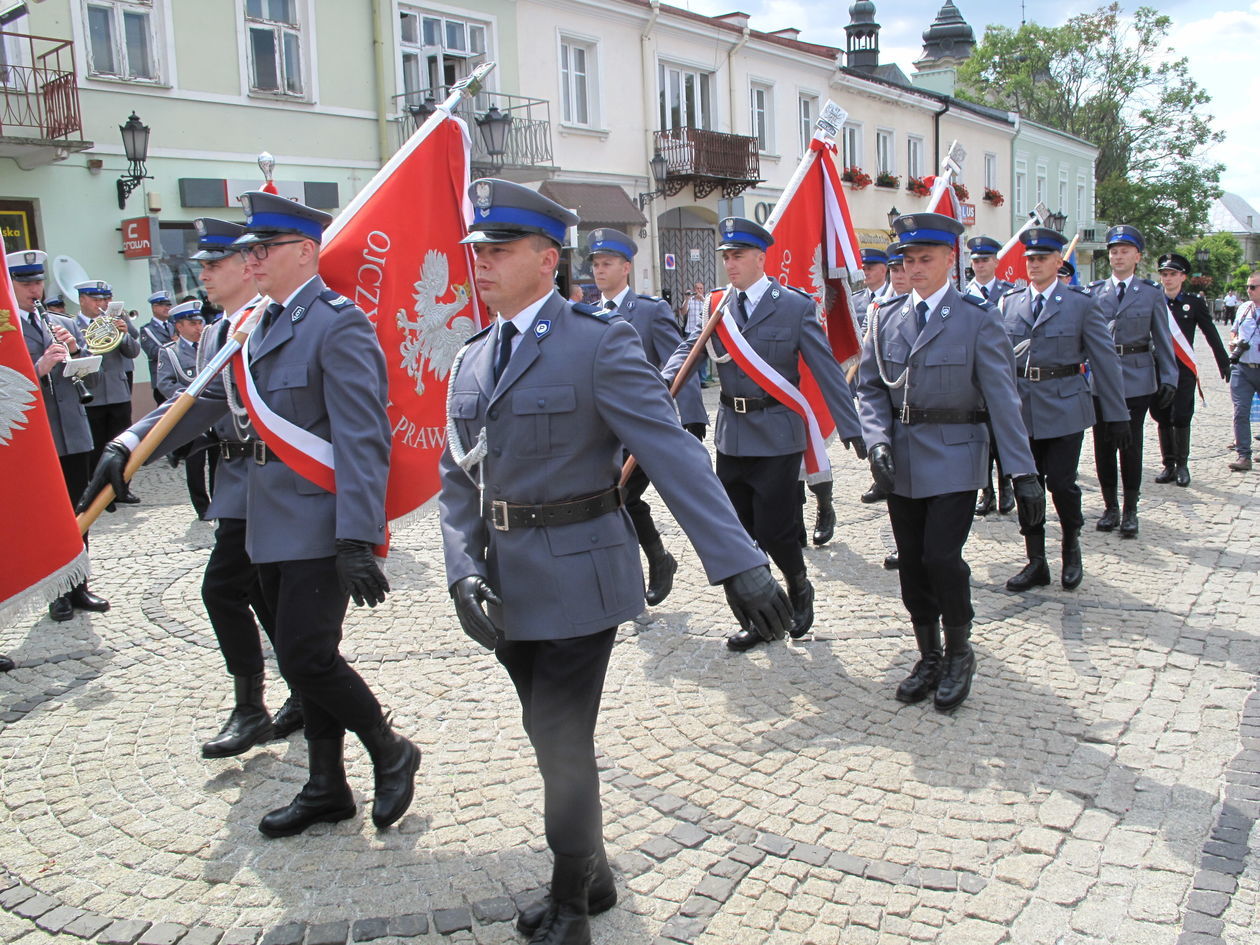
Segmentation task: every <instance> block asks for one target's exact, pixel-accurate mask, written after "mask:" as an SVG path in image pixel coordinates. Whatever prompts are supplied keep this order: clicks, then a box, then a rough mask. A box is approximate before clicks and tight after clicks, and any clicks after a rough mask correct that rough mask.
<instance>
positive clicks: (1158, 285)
mask: <svg viewBox="0 0 1260 945" xmlns="http://www.w3.org/2000/svg"><path fill="white" fill-rule="evenodd" d="M1138 281H1139V282H1145V283H1146V284H1147V285H1149V286H1152V287H1154V288H1156V289H1162V288H1163V286H1162V285H1160V284H1159V283H1158V282H1154V281H1152V280H1150V279H1138Z"/></svg>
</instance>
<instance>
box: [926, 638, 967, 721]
mask: <svg viewBox="0 0 1260 945" xmlns="http://www.w3.org/2000/svg"><path fill="white" fill-rule="evenodd" d="M944 629H945V659H944V660H943V662H942V664H941V679H940V682H938V683H937V684H936V700H935V701H936V708H937V710H938V711H940V712H953V711H954V710H955V709H957V708H958V707H959V706H960V705H962V704H963V702H964V700H966V698H967V696H968V695H969V694H970V693H971V677H972V676H974V675H975V672H976V655H975V653H974V652H972V649H971V642H970V640H971V624H967V625H965V626H962V627H945V628H944Z"/></svg>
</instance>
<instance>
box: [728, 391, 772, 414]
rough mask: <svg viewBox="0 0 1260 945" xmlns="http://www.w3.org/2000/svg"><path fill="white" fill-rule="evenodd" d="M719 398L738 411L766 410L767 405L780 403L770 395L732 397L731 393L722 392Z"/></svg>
mask: <svg viewBox="0 0 1260 945" xmlns="http://www.w3.org/2000/svg"><path fill="white" fill-rule="evenodd" d="M718 400H720V401H722V403H723V404H725V405H726V406H727V407H730V408H731V409H732V410H734V411H735V412H736V413H752V412H753V411H754V410H765V409H766V408H767V407H773V406H774V405H775V404H777V403H778V401H777V400H775V399H774V398H773V397H771V396H769V395H767V396H765V397H732V396H731V395H730V394H727V393H722V394H720V395H718Z"/></svg>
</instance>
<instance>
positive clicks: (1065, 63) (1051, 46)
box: [958, 3, 1224, 253]
mask: <svg viewBox="0 0 1260 945" xmlns="http://www.w3.org/2000/svg"><path fill="white" fill-rule="evenodd" d="M1171 23H1172V21H1171V19H1170V18H1169V17H1167V16H1165V15H1164V14H1162V13H1159V12H1158V11H1156V10H1154V9H1152V8H1150V7H1139V8H1138V9H1137V10H1136V11H1135V12H1134V14H1133V15H1132V16H1131V17H1130V16H1127V15H1126V14H1125V13H1124V11H1123V10H1122V9H1121V7H1120V5H1119V4H1118V3H1112V4H1111V5H1110V6H1106V7H1101V8H1099V9H1098V10H1096V11H1094V12H1092V13H1082V14H1079V15H1077V16H1074V17H1072V18H1071V19H1070V20H1068V21H1067V23H1065V24H1064V25H1063V26H1057V27H1047V26H1039V25H1037V24H1033V23H1029V24H1025V25H1023V26H1021V27H1020V28H1019V29H1017V30H1012V29H1010V28H1009V27H1005V26H990V27H988V28H987V29H986V30H985V34H984V39H983V41H982V42H981V43H979V44H978V45H977V46H976V48H975V51H974V52H973V53H972V55H971V57H970V58H969V59H968V60H967V61H966V62H964V63H963V65H962V67H961V68H960V69H959V74H958V94H959V95H960V96H961V97H967V98H970V99H972V100H973V101H977V102H981V103H984V104H989V105H996V106H998V107H1001V108H1007V109H1011V110H1013V111H1017V112H1019V113H1020V114H1021V115H1023V116H1024V117H1026V118H1030V119H1032V120H1033V121H1036V122H1039V123H1041V124H1044V125H1049V126H1050V127H1052V128H1056V129H1058V130H1060V131H1066V132H1067V133H1068V134H1072V135H1075V136H1077V137H1078V138H1084V139H1085V140H1086V141H1089V142H1091V143H1092V144H1095V145H1097V146H1098V149H1099V155H1098V160H1097V162H1096V164H1095V168H1094V179H1095V184H1096V187H1095V203H1096V208H1095V209H1096V217H1097V219H1098V220H1099V221H1100V222H1102V223H1107V224H1115V223H1128V224H1131V225H1133V226H1136V227H1138V228H1139V229H1141V230H1142V232H1143V234H1144V235H1145V236H1146V241H1147V249H1148V252H1150V253H1154V252H1162V251H1164V250H1167V249H1169V248H1170V247H1172V246H1174V245H1176V244H1177V243H1178V242H1184V241H1185V240H1188V239H1190V238H1192V237H1194V236H1196V235H1197V234H1199V233H1200V232H1202V231H1203V229H1204V227H1205V226H1206V224H1207V215H1208V210H1209V208H1210V207H1211V204H1212V201H1213V200H1214V199H1215V198H1216V197H1218V196H1219V195H1220V193H1221V190H1220V187H1219V186H1218V182H1219V180H1220V174H1221V170H1222V166H1221V165H1220V164H1218V163H1215V162H1211V161H1208V160H1206V159H1205V157H1204V155H1205V153H1206V151H1207V149H1208V148H1210V147H1211V146H1212V145H1214V144H1217V143H1219V142H1220V141H1222V140H1223V139H1224V135H1223V133H1222V132H1219V131H1216V130H1215V129H1214V128H1213V127H1212V120H1213V119H1212V116H1211V115H1210V114H1209V113H1208V111H1207V106H1208V104H1209V103H1210V101H1211V98H1210V96H1209V95H1208V94H1207V92H1205V91H1204V90H1203V89H1202V88H1200V87H1199V85H1198V83H1197V82H1195V81H1194V79H1193V78H1192V77H1191V75H1190V69H1189V64H1188V62H1187V60H1186V59H1185V58H1184V57H1182V58H1174V55H1173V51H1172V50H1171V49H1170V48H1168V47H1167V46H1166V39H1167V36H1168V31H1169V27H1170V26H1171ZM1060 209H1063V208H1060Z"/></svg>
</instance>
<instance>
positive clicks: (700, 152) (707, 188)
mask: <svg viewBox="0 0 1260 945" xmlns="http://www.w3.org/2000/svg"><path fill="white" fill-rule="evenodd" d="M656 150H657V151H659V152H660V153H661V155H663V156H664V158H665V162H666V166H667V168H668V171H667V174H666V183H665V192H666V193H667V194H669V195H671V196H672V195H674V194H676V193H678V192H679V191H680V190H682V188H683V186H685V185H686V184H687V183H691V184H692V186H693V187H694V188H695V194H696V199H697V200H703V199H704V198H705V197H707V196H708V195H709V194H710V193H712V192H713V191H714V190H717V189H718V188H719V187H720V188H722V196H723V197H726V198H727V199H731V198H734V197H738V196H739V195H740V194H741V193H743V192H744V191H745V190H747V189H748V188H749V187H752V186H754V185H756V184H758V183H760V182H761V160H760V158H759V157H758V155H757V139H756V138H750V137H748V136H747V135H732V134H726V133H725V132H721V131H706V130H705V129H703V128H670V129H667V130H665V131H658V132H656Z"/></svg>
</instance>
